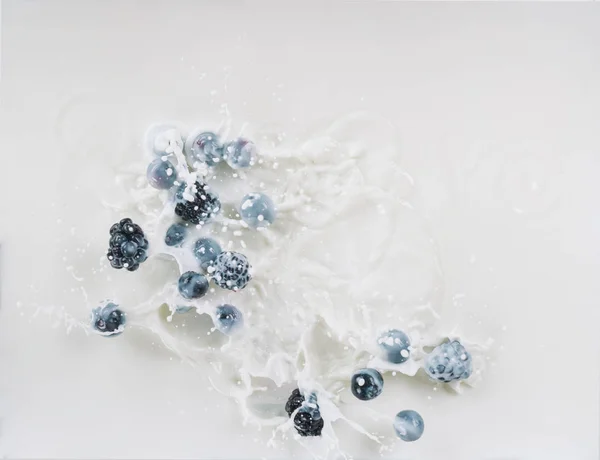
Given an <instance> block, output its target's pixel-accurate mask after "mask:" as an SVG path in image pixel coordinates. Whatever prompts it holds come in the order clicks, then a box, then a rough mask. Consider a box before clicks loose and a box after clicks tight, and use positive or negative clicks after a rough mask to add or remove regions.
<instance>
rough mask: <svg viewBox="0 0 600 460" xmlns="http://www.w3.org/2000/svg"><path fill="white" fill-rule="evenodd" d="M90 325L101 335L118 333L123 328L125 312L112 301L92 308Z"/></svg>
mask: <svg viewBox="0 0 600 460" xmlns="http://www.w3.org/2000/svg"><path fill="white" fill-rule="evenodd" d="M92 326H93V328H94V329H95V330H96V331H98V332H100V333H101V334H102V335H106V336H109V335H118V334H120V333H121V332H123V330H124V329H125V313H123V312H122V311H121V310H119V306H118V305H117V304H115V303H112V302H106V303H105V304H104V305H101V306H99V307H96V308H94V309H93V310H92Z"/></svg>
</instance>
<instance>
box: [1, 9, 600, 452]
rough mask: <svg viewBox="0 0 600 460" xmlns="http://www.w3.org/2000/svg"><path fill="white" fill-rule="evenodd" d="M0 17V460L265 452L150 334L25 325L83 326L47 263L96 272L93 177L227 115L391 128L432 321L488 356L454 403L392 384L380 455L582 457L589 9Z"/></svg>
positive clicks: (99, 220)
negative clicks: (474, 336)
mask: <svg viewBox="0 0 600 460" xmlns="http://www.w3.org/2000/svg"><path fill="white" fill-rule="evenodd" d="M2 6H3V11H2V26H3V37H2V38H3V50H2V51H3V52H2V101H1V102H2V116H3V123H2V130H3V133H2V140H3V149H2V155H3V159H5V167H4V174H3V181H2V182H1V184H0V187H1V191H2V199H0V211H1V214H2V216H3V220H2V225H1V226H0V237H1V238H2V242H1V244H2V305H1V310H0V329H1V330H0V341H1V342H0V343H1V346H0V360H1V361H0V362H1V363H2V373H3V378H2V379H0V402H1V404H0V411H1V414H0V415H1V417H2V433H1V437H0V453H1V454H5V455H7V456H9V457H30V458H33V457H86V458H90V457H96V458H98V457H107V458H109V457H121V458H132V457H148V458H165V457H169V458H179V457H196V458H198V457H200V458H211V457H219V458H251V457H258V456H266V457H282V456H287V452H288V450H284V451H273V450H270V449H269V448H267V447H266V446H265V442H266V439H268V438H269V433H267V432H265V431H263V432H258V433H257V432H255V430H254V429H252V428H250V427H248V428H244V427H241V426H240V425H239V423H237V422H236V420H235V418H234V417H235V414H236V411H235V408H234V407H233V405H232V404H231V403H230V402H228V401H227V400H226V399H224V398H221V397H220V396H217V395H214V394H213V393H211V392H209V391H205V390H206V389H207V387H208V383H207V382H206V380H205V379H204V377H203V375H202V373H201V371H200V370H199V369H193V368H190V367H188V366H187V365H183V364H180V363H179V362H176V361H174V360H171V359H170V356H169V354H168V353H166V352H165V351H164V350H162V349H161V348H160V347H159V346H158V345H157V346H152V338H150V337H147V336H140V335H139V334H135V333H133V334H127V335H124V336H123V339H124V340H119V341H115V340H110V341H106V340H101V339H102V338H99V337H86V336H85V335H84V334H83V333H82V332H80V331H78V332H74V333H73V334H71V335H69V336H67V335H66V334H65V332H64V328H62V327H60V328H56V329H53V328H51V327H50V326H51V321H50V320H49V319H48V317H46V316H44V315H40V316H38V317H37V318H32V315H33V312H34V311H35V305H47V304H53V305H61V304H64V305H65V306H66V308H67V309H68V310H69V311H77V312H79V314H80V315H83V311H82V310H85V309H84V308H83V307H81V310H77V308H78V304H79V303H81V302H82V296H81V293H80V292H70V289H71V287H73V286H77V284H76V283H74V281H73V278H72V277H71V275H70V274H69V273H68V272H67V271H66V270H65V269H64V265H65V264H64V263H63V262H62V260H61V258H62V257H63V255H64V256H65V257H67V259H68V260H71V261H73V260H75V261H76V264H77V265H78V266H85V264H86V263H88V264H89V265H90V266H91V265H94V264H97V263H98V258H99V257H101V256H102V254H101V253H100V254H98V253H97V252H96V251H101V250H102V249H104V245H105V241H104V238H105V232H106V228H108V225H110V223H111V219H112V216H111V215H110V214H108V213H103V212H102V211H100V209H101V206H100V203H99V200H100V197H104V196H110V194H111V190H110V189H111V187H112V181H111V179H110V177H108V174H109V171H110V169H111V168H112V167H113V166H114V165H118V164H121V163H123V161H125V160H127V159H128V158H130V157H131V158H135V157H136V155H137V154H138V152H139V150H140V148H141V146H140V145H138V144H140V139H141V136H142V134H143V132H144V130H145V128H146V127H147V126H148V125H149V124H150V123H152V122H155V121H159V120H169V119H178V120H184V121H186V122H187V123H189V124H193V123H201V122H213V123H214V119H215V118H219V117H221V116H222V115H221V114H220V110H222V109H223V107H222V104H223V103H227V108H228V110H229V112H230V113H231V116H232V117H233V118H234V120H236V122H238V123H240V124H241V123H244V122H249V123H251V124H253V125H255V126H256V125H258V126H260V125H264V126H269V128H265V131H267V130H268V131H273V130H277V129H281V130H282V131H285V132H286V133H288V135H289V136H293V135H294V134H295V133H297V132H299V131H301V130H302V129H303V128H304V127H306V126H308V125H312V124H315V123H318V122H319V121H320V120H322V119H327V118H331V117H333V116H335V115H339V114H344V113H346V112H348V111H349V110H353V109H366V110H370V111H376V112H378V113H381V114H382V115H384V116H385V117H387V118H389V119H390V120H392V121H393V122H394V123H395V124H396V126H397V128H398V136H399V137H400V139H401V142H402V152H401V154H402V159H401V164H402V166H403V168H404V169H406V170H407V171H408V172H410V174H411V175H412V176H413V177H414V178H415V181H416V185H417V188H418V191H419V194H418V196H419V197H420V202H419V203H418V205H419V209H420V211H421V212H423V213H424V214H426V215H427V216H428V218H429V221H430V227H431V228H432V231H433V233H434V236H435V238H436V239H437V241H438V244H439V248H440V253H441V255H442V262H443V265H444V269H445V274H446V297H447V299H446V304H447V309H446V310H445V315H448V316H449V317H452V316H456V318H459V319H465V320H472V318H470V315H474V316H475V318H480V320H481V321H482V325H481V331H482V334H483V335H485V334H490V335H493V336H494V338H495V339H496V342H497V345H498V346H499V347H503V348H502V350H501V351H499V353H498V356H497V357H496V358H495V359H494V362H493V363H492V364H493V365H492V368H491V371H490V372H489V373H488V374H487V375H486V378H485V381H484V383H483V384H482V385H481V386H479V387H478V388H476V389H474V390H471V391H468V392H466V393H465V394H464V395H463V396H461V397H457V396H456V395H453V394H451V393H447V392H445V391H441V390H437V391H435V392H434V391H433V390H432V387H431V386H427V385H423V384H421V383H419V384H418V385H417V384H415V383H413V382H412V381H410V380H409V379H402V378H399V379H398V380H397V381H395V382H394V385H392V386H391V387H392V388H393V391H395V392H397V393H396V394H397V401H398V404H402V405H403V406H407V408H408V406H409V405H418V406H419V407H420V408H421V412H422V414H423V416H424V418H425V423H426V435H425V436H424V437H423V439H422V440H421V441H420V442H418V443H414V444H410V445H407V444H400V443H399V445H398V450H397V451H396V453H395V457H396V458H440V457H441V456H442V455H443V456H444V458H449V459H455V458H456V459H461V460H464V459H481V458H490V459H491V458H516V459H538V458H545V459H554V458H556V459H559V458H573V459H593V458H597V456H598V432H599V426H598V402H599V401H598V377H599V376H598V339H597V337H596V335H597V334H596V329H597V326H596V325H597V323H598V319H599V318H598V316H599V315H598V310H597V306H596V299H597V298H598V294H599V290H600V288H599V287H598V283H597V277H598V274H599V268H600V267H599V259H598V256H599V255H600V245H599V244H598V241H597V235H598V231H599V230H600V228H599V227H600V222H599V221H598V219H597V217H596V215H597V212H596V208H597V204H596V203H597V199H596V197H597V195H598V191H599V190H598V186H597V175H598V172H599V169H600V168H599V166H600V164H599V163H600V157H599V153H598V149H599V147H600V145H599V144H600V142H599V140H598V136H597V126H598V122H599V121H600V114H599V112H598V107H600V92H599V90H598V86H597V82H598V81H599V77H600V59H598V58H599V56H598V53H599V52H598V50H599V49H600V48H599V45H600V32H599V31H598V28H597V24H598V20H599V19H600V18H599V16H600V14H599V13H600V12H599V11H598V9H597V8H595V6H596V5H592V4H588V5H583V4H580V5H574V6H571V5H564V4H563V5H555V4H552V5H550V4H548V5H526V4H523V5H517V4H512V5H497V4H494V5H492V4H490V5H482V4H473V5H467V4H462V5H450V4H444V5H442V4H391V3H382V4H361V5H344V6H341V5H338V6H335V7H334V6H329V7H320V8H316V7H311V8H309V7H308V6H305V7H300V6H295V7H291V6H284V5H277V4H275V3H273V4H271V3H268V4H267V3H263V4H261V5H249V4H244V3H241V2H222V3H218V4H216V3H212V4H208V3H203V4H202V3H198V2H187V3H184V2H180V3H177V4H175V5H173V4H171V6H170V7H168V6H167V3H166V2H165V3H159V2H153V3H152V4H146V3H141V2H116V1H115V2H103V3H100V2H86V3H85V4H84V3H83V2H75V1H72V2H53V3H52V4H51V3H49V2H47V3H46V2H44V3H42V2H6V1H5V2H3V5H2ZM19 165H23V168H20V167H19ZM534 183H536V184H537V185H533V184H534ZM88 200H89V202H90V203H93V204H90V205H89V207H83V206H82V203H85V202H86V201H88ZM59 219H60V220H61V222H59ZM72 227H74V230H73V234H72V233H71V228H72ZM87 241H89V242H90V243H91V244H90V249H89V250H88V251H87V252H86V253H85V254H83V255H82V254H79V253H77V252H76V251H75V249H76V248H81V247H82V245H84V244H85V243H86V242H87ZM133 275H134V276H132V278H131V280H132V289H135V285H136V283H140V282H141V279H142V278H141V275H140V277H136V274H133ZM158 275H159V273H158V272H157V273H156V276H157V279H158ZM137 285H140V284H137ZM110 286H111V285H110V284H108V283H107V284H105V285H104V286H96V287H94V286H92V287H91V288H90V291H91V292H90V297H91V300H92V301H93V299H95V298H96V297H100V298H102V297H106V296H108V295H109V294H113V293H112V292H110V293H107V292H106V290H107V289H108V290H110V289H115V290H116V287H115V288H111V287H110ZM463 294H464V297H461V295H463ZM140 295H141V294H140ZM453 299H454V301H453ZM17 302H22V307H21V308H20V309H19V308H17ZM386 384H387V382H386ZM429 396H431V399H428V397H429ZM386 401H389V400H386ZM386 401H383V400H381V401H379V400H377V401H374V402H373V403H374V404H379V407H380V408H382V409H383V410H388V411H389V410H390V409H395V407H390V408H387V409H386V406H387V405H389V404H387V405H386ZM403 408H404V407H403ZM167 441H168V442H167ZM352 441H353V439H351V438H348V439H347V442H348V444H349V445H350V447H351V450H352V451H355V452H359V453H361V452H362V455H363V456H369V455H372V454H369V451H368V450H367V447H366V446H363V447H362V448H359V447H358V446H353V442H352ZM291 451H293V447H290V452H291ZM298 455H300V456H302V455H303V454H302V452H298ZM304 455H305V454H304Z"/></svg>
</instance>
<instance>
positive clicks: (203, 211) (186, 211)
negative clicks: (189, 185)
mask: <svg viewBox="0 0 600 460" xmlns="http://www.w3.org/2000/svg"><path fill="white" fill-rule="evenodd" d="M185 187H186V184H182V185H181V186H180V187H179V190H178V191H177V194H176V199H177V204H176V205H175V214H177V215H178V216H179V217H181V218H182V219H183V220H185V221H186V222H191V223H192V224H196V225H198V224H204V223H206V222H208V221H209V220H210V219H211V218H212V217H213V216H214V215H215V214H218V213H219V211H220V210H221V201H219V197H218V196H217V195H216V194H215V193H213V192H211V191H209V187H208V185H206V184H204V183H203V182H196V183H195V184H194V188H195V190H193V191H192V193H193V195H194V201H187V200H186V199H185V198H184V197H183V192H184V190H185Z"/></svg>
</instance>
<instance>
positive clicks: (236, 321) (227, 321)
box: [215, 304, 244, 335]
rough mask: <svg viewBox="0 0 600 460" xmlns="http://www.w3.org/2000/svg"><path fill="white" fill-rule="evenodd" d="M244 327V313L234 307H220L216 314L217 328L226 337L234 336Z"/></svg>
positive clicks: (227, 305)
mask: <svg viewBox="0 0 600 460" xmlns="http://www.w3.org/2000/svg"><path fill="white" fill-rule="evenodd" d="M243 325H244V317H243V315H242V312H241V311H239V310H238V309H237V308H236V307H234V306H233V305H229V304H225V305H219V306H218V307H217V311H216V312H215V327H216V328H217V329H218V330H219V331H221V332H222V333H223V334H225V335H229V334H233V333H234V332H235V331H237V330H239V329H240V328H241V327H242V326H243Z"/></svg>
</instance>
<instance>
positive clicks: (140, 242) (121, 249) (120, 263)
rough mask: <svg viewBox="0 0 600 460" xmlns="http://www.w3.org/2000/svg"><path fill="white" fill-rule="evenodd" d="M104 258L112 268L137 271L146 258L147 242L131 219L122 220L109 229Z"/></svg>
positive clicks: (141, 231)
mask: <svg viewBox="0 0 600 460" xmlns="http://www.w3.org/2000/svg"><path fill="white" fill-rule="evenodd" d="M109 233H110V240H109V241H108V251H107V252H106V257H107V259H108V260H109V261H110V265H111V267H113V268H117V269H121V268H125V269H126V270H129V271H130V272H133V271H135V270H137V269H138V268H139V266H140V264H141V263H142V262H144V261H145V260H146V259H147V258H148V253H147V251H148V240H146V237H145V235H144V232H143V230H142V229H141V228H140V226H139V225H136V224H134V223H133V222H132V220H131V219H129V218H127V219H122V220H121V221H120V222H117V223H116V224H114V225H113V226H112V227H111V228H110V231H109Z"/></svg>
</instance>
